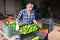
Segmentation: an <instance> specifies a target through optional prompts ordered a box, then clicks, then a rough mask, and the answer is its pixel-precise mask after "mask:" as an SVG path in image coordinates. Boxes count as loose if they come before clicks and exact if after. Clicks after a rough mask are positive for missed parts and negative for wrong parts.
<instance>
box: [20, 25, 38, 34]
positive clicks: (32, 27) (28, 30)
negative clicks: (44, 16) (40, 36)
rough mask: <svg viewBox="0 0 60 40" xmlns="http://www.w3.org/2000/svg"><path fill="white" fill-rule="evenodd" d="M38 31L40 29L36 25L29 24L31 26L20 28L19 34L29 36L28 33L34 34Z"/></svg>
mask: <svg viewBox="0 0 60 40" xmlns="http://www.w3.org/2000/svg"><path fill="white" fill-rule="evenodd" d="M36 30H38V28H37V27H36V26H35V25H34V24H29V25H25V26H23V27H20V30H19V32H20V33H21V34H28V33H31V32H34V31H36Z"/></svg>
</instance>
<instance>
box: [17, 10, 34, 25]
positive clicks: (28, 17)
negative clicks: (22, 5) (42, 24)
mask: <svg viewBox="0 0 60 40" xmlns="http://www.w3.org/2000/svg"><path fill="white" fill-rule="evenodd" d="M21 16H22V19H23V20H22V24H30V23H33V20H35V12H34V10H31V12H30V15H28V14H27V12H26V9H23V10H21V11H20V12H19V14H18V16H17V18H16V21H19V18H20V17H21Z"/></svg>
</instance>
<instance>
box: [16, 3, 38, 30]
mask: <svg viewBox="0 0 60 40" xmlns="http://www.w3.org/2000/svg"><path fill="white" fill-rule="evenodd" d="M33 7H34V4H33V3H32V2H28V3H27V4H26V9H23V10H21V11H20V12H19V14H18V16H17V18H16V30H17V31H18V30H19V23H18V22H19V18H20V17H21V16H22V19H23V20H22V24H23V25H25V24H31V23H33V22H34V23H37V22H36V20H35V12H34V10H32V9H33Z"/></svg>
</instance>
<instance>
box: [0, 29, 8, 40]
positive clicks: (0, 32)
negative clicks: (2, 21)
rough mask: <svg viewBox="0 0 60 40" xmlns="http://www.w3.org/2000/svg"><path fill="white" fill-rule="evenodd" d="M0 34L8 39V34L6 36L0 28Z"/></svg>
mask: <svg viewBox="0 0 60 40" xmlns="http://www.w3.org/2000/svg"><path fill="white" fill-rule="evenodd" d="M0 34H2V35H3V36H4V37H6V38H7V39H9V37H8V36H6V34H4V33H3V32H2V31H1V30H0ZM0 36H1V35H0Z"/></svg>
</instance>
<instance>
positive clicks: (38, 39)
mask: <svg viewBox="0 0 60 40" xmlns="http://www.w3.org/2000/svg"><path fill="white" fill-rule="evenodd" d="M32 40H40V37H39V36H36V37H34V38H32Z"/></svg>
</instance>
